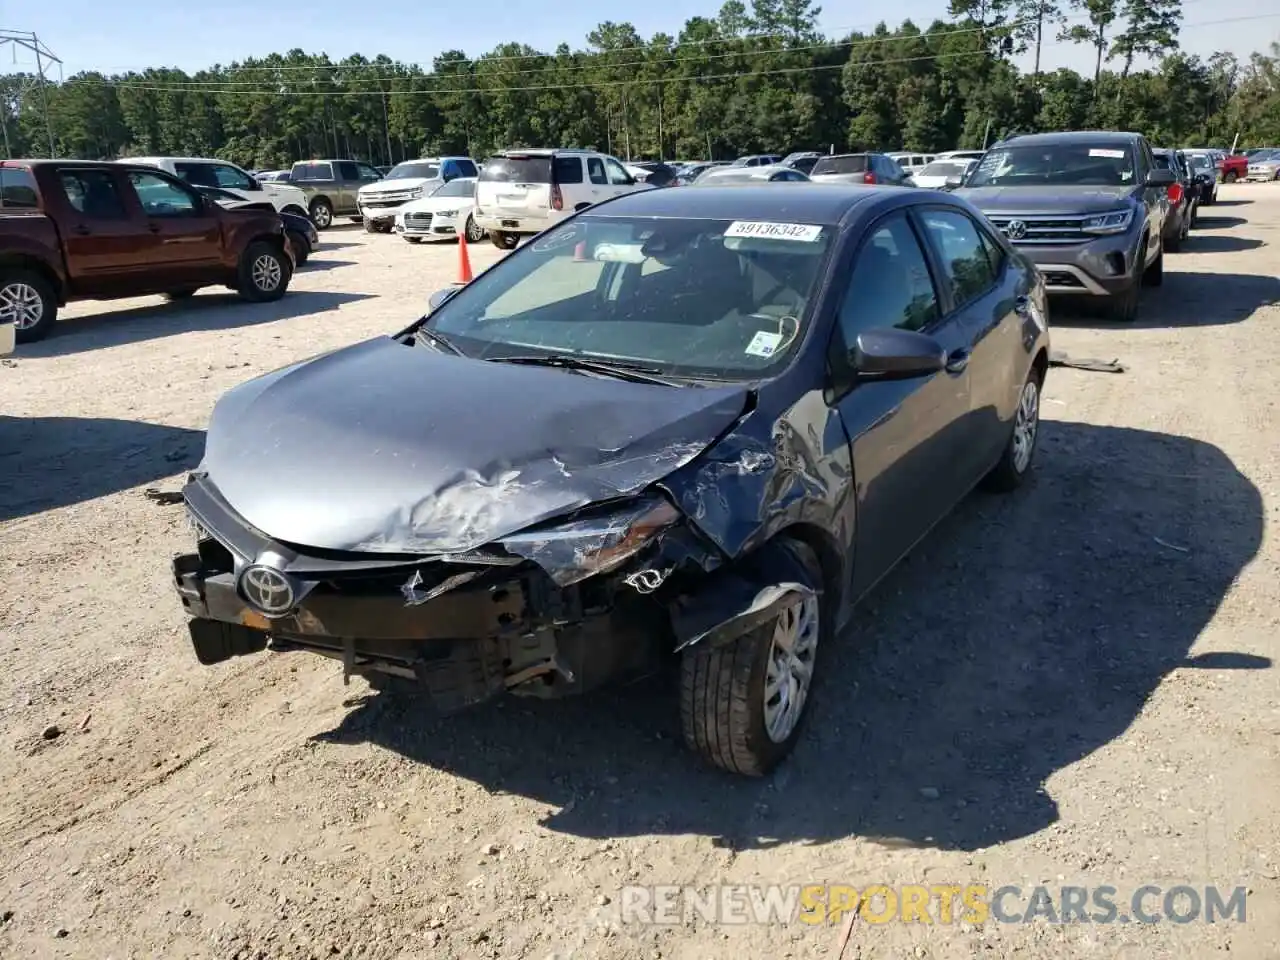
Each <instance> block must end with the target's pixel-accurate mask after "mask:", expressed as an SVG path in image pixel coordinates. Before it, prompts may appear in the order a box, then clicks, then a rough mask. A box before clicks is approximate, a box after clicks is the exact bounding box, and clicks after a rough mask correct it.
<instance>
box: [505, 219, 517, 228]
mask: <svg viewBox="0 0 1280 960" xmlns="http://www.w3.org/2000/svg"><path fill="white" fill-rule="evenodd" d="M502 225H503V226H504V227H511V228H512V229H516V228H518V227H519V226H520V221H519V220H503V221H502Z"/></svg>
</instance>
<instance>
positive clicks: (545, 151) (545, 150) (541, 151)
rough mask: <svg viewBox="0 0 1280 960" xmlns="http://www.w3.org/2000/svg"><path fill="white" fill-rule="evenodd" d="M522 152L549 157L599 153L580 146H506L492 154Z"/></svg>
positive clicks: (503, 155)
mask: <svg viewBox="0 0 1280 960" xmlns="http://www.w3.org/2000/svg"><path fill="white" fill-rule="evenodd" d="M513 153H515V154H522V155H525V156H530V157H550V156H554V155H555V154H558V153H572V154H577V155H585V154H594V153H599V151H598V150H584V149H582V148H581V147H508V148H507V149H506V150H499V151H498V152H497V153H495V154H494V156H495V157H506V156H510V155H511V154H513Z"/></svg>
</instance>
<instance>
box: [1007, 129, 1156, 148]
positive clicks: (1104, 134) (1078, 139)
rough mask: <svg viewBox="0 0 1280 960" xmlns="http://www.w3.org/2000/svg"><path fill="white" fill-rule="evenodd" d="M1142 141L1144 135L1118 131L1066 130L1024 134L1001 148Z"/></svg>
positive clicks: (1009, 139)
mask: <svg viewBox="0 0 1280 960" xmlns="http://www.w3.org/2000/svg"><path fill="white" fill-rule="evenodd" d="M1141 139H1142V134H1140V133H1133V132H1127V131H1117V130H1064V131H1060V132H1058V133H1023V134H1018V135H1017V136H1014V137H1009V138H1008V139H1006V140H1001V141H1000V143H999V144H998V145H999V146H1007V145H1008V144H1011V143H1012V144H1016V145H1017V146H1019V147H1035V146H1039V145H1042V144H1053V143H1115V144H1124V145H1126V146H1127V145H1129V144H1132V143H1136V142H1137V141H1139V140H1141Z"/></svg>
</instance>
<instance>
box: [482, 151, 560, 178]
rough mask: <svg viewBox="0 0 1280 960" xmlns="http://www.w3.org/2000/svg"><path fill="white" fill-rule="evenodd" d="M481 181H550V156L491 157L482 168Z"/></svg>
mask: <svg viewBox="0 0 1280 960" xmlns="http://www.w3.org/2000/svg"><path fill="white" fill-rule="evenodd" d="M480 182H481V183H550V182H551V158H550V157H491V158H490V159H488V160H486V161H485V163H484V166H483V167H481V168H480Z"/></svg>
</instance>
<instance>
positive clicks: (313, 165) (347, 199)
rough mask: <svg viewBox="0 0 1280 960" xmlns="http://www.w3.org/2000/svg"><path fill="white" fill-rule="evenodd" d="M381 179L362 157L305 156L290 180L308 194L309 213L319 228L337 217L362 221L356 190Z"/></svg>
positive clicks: (326, 227) (294, 168) (325, 226)
mask: <svg viewBox="0 0 1280 960" xmlns="http://www.w3.org/2000/svg"><path fill="white" fill-rule="evenodd" d="M381 179H382V174H380V173H379V172H378V171H377V170H376V169H375V168H374V167H372V166H370V165H369V164H367V163H362V162H361V161H359V160H303V161H301V162H299V163H295V164H294V165H293V169H292V170H290V171H289V182H290V183H291V184H293V185H294V186H295V187H298V188H300V189H301V190H302V192H303V193H305V194H306V195H307V213H309V214H310V215H311V219H312V221H313V222H314V223H315V225H316V228H317V229H319V230H327V229H329V227H331V226H333V218H334V217H350V218H351V220H352V222H354V223H359V222H360V220H361V216H360V207H359V205H358V204H357V203H356V194H357V193H358V192H359V190H360V188H361V187H363V186H364V185H365V184H366V183H377V182H378V181H379V180H381Z"/></svg>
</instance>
